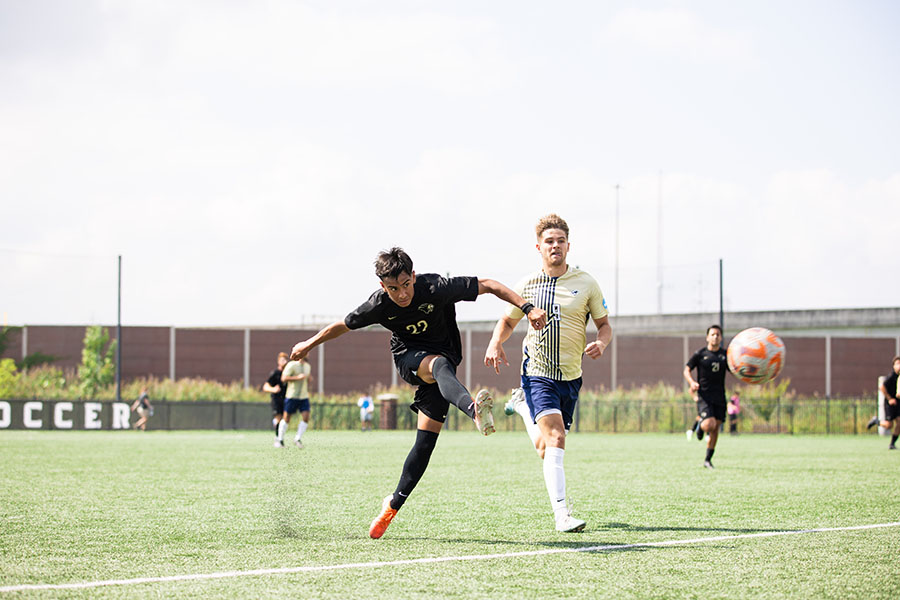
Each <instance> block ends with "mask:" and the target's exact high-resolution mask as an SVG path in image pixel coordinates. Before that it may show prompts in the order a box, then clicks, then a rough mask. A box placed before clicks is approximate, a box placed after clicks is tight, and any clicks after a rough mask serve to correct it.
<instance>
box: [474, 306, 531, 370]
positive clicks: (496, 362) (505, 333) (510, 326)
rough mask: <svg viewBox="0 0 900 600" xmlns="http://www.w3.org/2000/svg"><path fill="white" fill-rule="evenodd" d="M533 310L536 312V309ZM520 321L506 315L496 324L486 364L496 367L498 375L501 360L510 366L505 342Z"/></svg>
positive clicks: (485, 359)
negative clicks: (504, 345) (504, 348)
mask: <svg viewBox="0 0 900 600" xmlns="http://www.w3.org/2000/svg"><path fill="white" fill-rule="evenodd" d="M535 310H537V309H535ZM531 312H534V310H532V311H531ZM518 323H519V319H514V318H512V317H510V316H507V315H504V316H502V317H501V318H500V320H499V321H497V324H496V325H495V326H494V335H492V336H491V341H490V343H488V347H487V351H486V352H485V353H484V366H486V367H494V371H496V372H497V374H498V375H499V374H500V363H501V362H502V363H503V364H505V365H506V366H507V367H508V366H509V361H508V360H507V359H506V352H505V351H504V350H503V342H505V341H506V340H508V339H509V336H510V335H512V332H513V330H514V329H515V328H516V325H518Z"/></svg>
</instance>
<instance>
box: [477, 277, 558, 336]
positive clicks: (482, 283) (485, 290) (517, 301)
mask: <svg viewBox="0 0 900 600" xmlns="http://www.w3.org/2000/svg"><path fill="white" fill-rule="evenodd" d="M481 294H493V295H495V296H497V297H498V298H500V299H501V300H505V301H506V302H509V303H510V304H512V305H513V306H515V307H517V308H523V307H525V308H527V310H523V312H526V318H527V319H528V322H529V323H531V326H532V327H534V328H535V329H541V328H542V327H543V326H544V325H546V324H547V314H546V313H545V312H544V311H543V310H542V309H540V308H537V307H535V306H533V305H531V304H530V303H528V305H527V306H526V303H525V299H524V298H522V296H520V295H518V294H517V293H515V292H514V291H513V290H511V289H509V288H508V287H506V286H505V285H503V284H502V283H500V282H499V281H494V280H493V279H479V280H478V295H479V296H480V295H481ZM529 306H530V308H528V307H529Z"/></svg>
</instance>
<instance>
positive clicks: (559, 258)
mask: <svg viewBox="0 0 900 600" xmlns="http://www.w3.org/2000/svg"><path fill="white" fill-rule="evenodd" d="M536 233H537V242H538V243H537V245H536V247H537V250H538V252H539V253H540V255H541V270H540V271H538V272H536V273H533V274H531V275H528V276H527V277H525V278H524V279H522V280H521V281H519V283H518V284H517V285H516V286H515V290H516V292H518V293H519V294H521V295H522V297H523V298H524V299H525V301H526V302H527V304H526V305H525V311H524V312H523V310H521V309H519V308H517V307H515V306H513V307H510V308H509V309H508V310H507V312H506V315H505V316H503V317H501V318H500V320H499V321H498V322H497V325H496V326H495V327H494V334H493V336H492V337H491V341H490V343H489V344H488V348H487V352H486V353H485V357H484V363H485V365H487V366H489V367H493V368H494V370H495V371H496V372H497V373H498V374H499V373H500V365H501V363H502V364H504V365H509V362H508V361H507V358H506V352H505V351H504V350H503V342H505V341H506V340H508V339H509V336H510V335H511V334H512V332H513V330H514V329H515V328H516V324H518V322H519V320H520V319H521V318H522V317H523V316H524V315H525V314H526V313H527V310H528V307H530V306H532V305H533V306H535V307H537V308H541V309H543V310H544V311H546V313H547V315H548V317H547V325H546V326H545V327H544V328H543V329H541V330H539V331H538V330H534V329H529V330H528V332H527V333H526V334H525V340H524V342H523V344H522V370H521V375H522V387H521V388H519V389H516V390H513V396H512V398H511V399H510V402H509V403H508V404H507V407H508V411H507V412H508V414H511V413H512V412H513V411H514V412H517V413H518V414H519V415H520V416H521V417H522V420H523V421H524V422H525V429H526V431H527V432H528V436H529V437H530V438H531V441H532V443H533V444H534V447H535V449H536V450H537V452H538V455H539V456H540V457H541V458H542V459H543V472H544V483H545V484H546V486H547V494H548V495H549V496H550V506H551V508H552V509H553V516H554V519H555V521H556V529H557V531H564V532H576V531H582V530H583V529H584V527H585V522H584V521H583V520H581V519H576V518H575V517H573V516H572V514H571V507H570V506H569V503H568V501H567V499H566V474H565V470H564V469H563V457H564V455H565V447H566V434H567V433H568V432H569V427H570V426H571V424H572V418H573V415H574V413H575V404H576V402H577V401H578V393H579V391H580V390H581V382H582V378H581V375H582V369H581V361H582V356H583V355H585V354H586V355H587V356H589V357H590V358H591V359H597V358H600V357H601V356H603V352H604V350H606V348H607V346H609V342H610V340H611V339H612V327H611V326H610V324H609V318H608V310H607V307H606V301H605V300H604V299H603V293H602V292H601V291H600V286H599V285H598V284H597V282H596V281H595V280H594V278H593V277H591V276H590V275H588V274H587V273H585V272H584V271H582V270H580V269H578V268H575V267H571V266H569V265H568V263H566V257H567V255H568V253H569V226H568V224H567V223H566V222H565V221H564V220H563V219H562V218H560V217H559V216H557V215H555V214H550V215H547V216H546V217H543V218H542V219H541V220H540V221H539V222H538V224H537V227H536ZM535 310H536V309H535ZM589 318H591V319H593V321H594V324H595V325H596V326H597V338H596V339H595V340H594V341H592V342H591V343H589V344H586V342H587V331H586V329H585V327H586V325H587V323H588V319H589Z"/></svg>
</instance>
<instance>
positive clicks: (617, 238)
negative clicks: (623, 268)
mask: <svg viewBox="0 0 900 600" xmlns="http://www.w3.org/2000/svg"><path fill="white" fill-rule="evenodd" d="M615 280H616V296H615V307H616V312H615V314H616V316H617V317H618V316H619V184H618V183H617V184H616V276H615Z"/></svg>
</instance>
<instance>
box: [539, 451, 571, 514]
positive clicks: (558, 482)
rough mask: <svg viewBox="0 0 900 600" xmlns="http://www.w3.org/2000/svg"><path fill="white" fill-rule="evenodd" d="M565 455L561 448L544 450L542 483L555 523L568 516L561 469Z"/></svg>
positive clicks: (564, 484)
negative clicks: (544, 486) (545, 489)
mask: <svg viewBox="0 0 900 600" xmlns="http://www.w3.org/2000/svg"><path fill="white" fill-rule="evenodd" d="M565 453H566V451H565V450H564V449H562V448H553V447H548V448H547V449H545V450H544V483H546V484H547V495H549V496H550V506H551V507H553V516H554V517H556V520H557V521H559V520H560V519H561V518H563V517H565V516H566V515H567V514H568V508H567V507H566V472H565V470H564V469H563V457H564V456H565Z"/></svg>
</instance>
